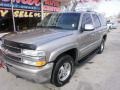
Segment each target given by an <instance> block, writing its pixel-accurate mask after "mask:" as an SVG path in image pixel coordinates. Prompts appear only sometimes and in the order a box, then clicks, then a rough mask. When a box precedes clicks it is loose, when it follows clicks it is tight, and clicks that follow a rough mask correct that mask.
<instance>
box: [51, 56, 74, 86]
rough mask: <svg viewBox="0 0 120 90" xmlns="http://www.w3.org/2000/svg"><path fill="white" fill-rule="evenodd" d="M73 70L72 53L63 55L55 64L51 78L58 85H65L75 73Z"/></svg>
mask: <svg viewBox="0 0 120 90" xmlns="http://www.w3.org/2000/svg"><path fill="white" fill-rule="evenodd" d="M73 71H74V60H73V58H72V57H71V56H70V55H63V56H61V57H60V58H58V61H57V63H56V64H55V67H54V70H53V74H52V80H51V81H52V83H53V84H54V85H55V86H57V87H60V86H63V85H65V84H66V83H67V82H68V81H69V80H70V78H71V76H72V75H73Z"/></svg>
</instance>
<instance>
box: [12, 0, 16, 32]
mask: <svg viewBox="0 0 120 90" xmlns="http://www.w3.org/2000/svg"><path fill="white" fill-rule="evenodd" d="M11 9H12V20H13V29H14V32H17V31H16V27H15V26H16V24H15V17H14V6H13V0H11Z"/></svg>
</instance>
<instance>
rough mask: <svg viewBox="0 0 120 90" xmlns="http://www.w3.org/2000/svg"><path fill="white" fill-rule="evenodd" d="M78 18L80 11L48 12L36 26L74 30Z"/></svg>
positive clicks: (76, 26)
mask: <svg viewBox="0 0 120 90" xmlns="http://www.w3.org/2000/svg"><path fill="white" fill-rule="evenodd" d="M79 19H80V13H58V14H49V15H48V16H47V17H46V18H45V19H44V20H43V21H42V22H41V23H38V24H37V27H43V28H53V29H65V30H76V29H77V28H78V23H79Z"/></svg>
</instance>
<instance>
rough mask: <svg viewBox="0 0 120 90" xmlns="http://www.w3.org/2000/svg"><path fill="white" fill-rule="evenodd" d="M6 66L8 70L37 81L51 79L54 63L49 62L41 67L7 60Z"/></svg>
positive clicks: (41, 81)
mask: <svg viewBox="0 0 120 90" xmlns="http://www.w3.org/2000/svg"><path fill="white" fill-rule="evenodd" d="M6 66H7V68H8V71H9V72H11V73H13V74H14V75H16V76H18V77H21V78H24V79H27V80H30V81H33V82H36V83H43V82H48V81H50V79H51V74H52V69H53V63H48V64H47V65H45V66H43V67H40V68H39V67H32V66H27V65H24V64H20V63H17V62H12V61H11V62H9V61H7V62H6Z"/></svg>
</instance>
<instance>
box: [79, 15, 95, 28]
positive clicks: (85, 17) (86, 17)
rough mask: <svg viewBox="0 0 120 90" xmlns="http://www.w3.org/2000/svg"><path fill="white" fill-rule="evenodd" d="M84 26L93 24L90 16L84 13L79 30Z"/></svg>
mask: <svg viewBox="0 0 120 90" xmlns="http://www.w3.org/2000/svg"><path fill="white" fill-rule="evenodd" d="M85 24H93V22H92V18H91V15H90V14H88V13H85V14H84V15H83V18H82V24H81V29H84V27H85Z"/></svg>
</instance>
